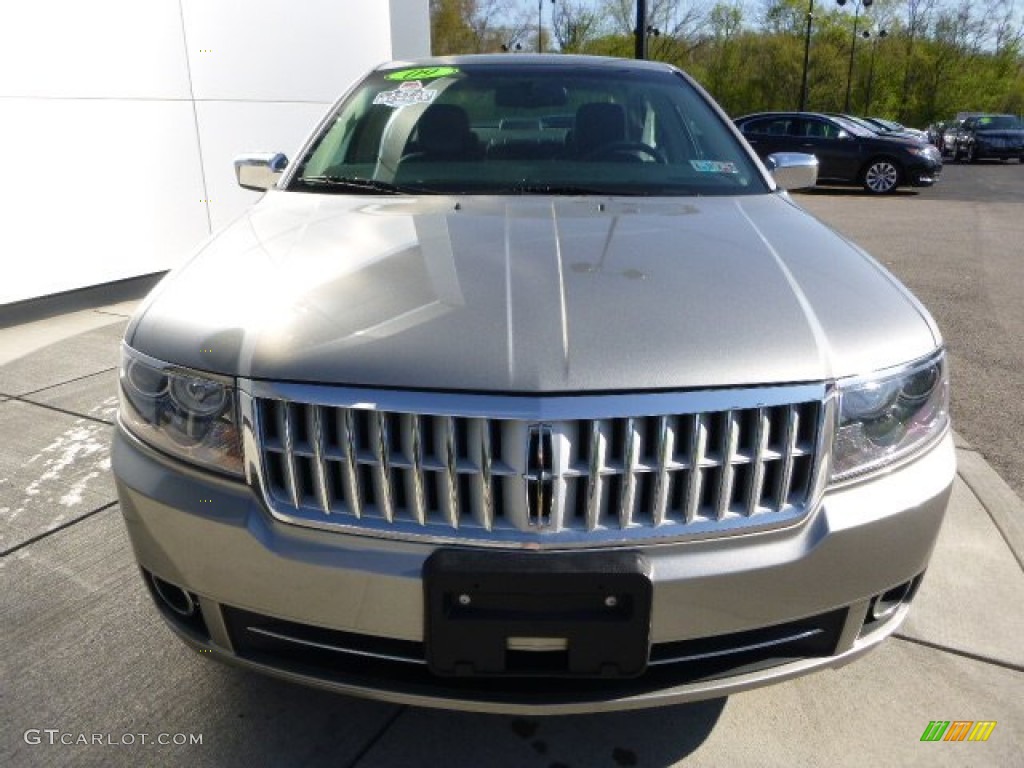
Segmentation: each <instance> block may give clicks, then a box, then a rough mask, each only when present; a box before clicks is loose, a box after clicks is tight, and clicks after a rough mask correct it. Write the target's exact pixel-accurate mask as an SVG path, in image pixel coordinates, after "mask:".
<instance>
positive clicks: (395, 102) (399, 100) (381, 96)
mask: <svg viewBox="0 0 1024 768" xmlns="http://www.w3.org/2000/svg"><path fill="white" fill-rule="evenodd" d="M436 98H437V91H434V90H431V89H429V88H424V87H423V83H421V82H420V81H419V80H410V81H409V82H405V83H402V84H401V85H400V86H398V87H397V88H396V89H395V90H393V91H381V92H380V93H378V94H377V95H376V96H374V97H373V103H374V104H384V105H385V106H388V107H394V108H396V109H398V108H401V107H409V106H412V105H413V104H429V103H430V102H432V101H433V100H434V99H436Z"/></svg>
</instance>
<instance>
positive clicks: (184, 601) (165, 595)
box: [150, 575, 199, 618]
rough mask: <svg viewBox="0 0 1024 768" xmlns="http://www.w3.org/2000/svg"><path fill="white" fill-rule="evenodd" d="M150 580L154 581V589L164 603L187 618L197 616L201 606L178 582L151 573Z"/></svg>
mask: <svg viewBox="0 0 1024 768" xmlns="http://www.w3.org/2000/svg"><path fill="white" fill-rule="evenodd" d="M150 581H152V583H153V589H154V591H155V592H156V594H157V596H158V597H159V598H160V600H161V601H162V602H163V604H164V605H166V606H167V607H168V608H170V609H171V610H172V611H174V612H175V613H176V614H178V615H179V616H184V617H185V618H188V617H190V616H195V614H196V610H197V609H198V607H199V606H198V605H196V601H195V600H194V599H193V598H192V595H190V594H189V593H188V592H186V591H185V590H184V589H182V588H181V587H179V586H177V585H176V584H171V583H170V582H169V581H164V580H163V579H161V578H160V577H158V576H152V575H151V576H150Z"/></svg>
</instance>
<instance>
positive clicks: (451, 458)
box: [443, 416, 459, 528]
mask: <svg viewBox="0 0 1024 768" xmlns="http://www.w3.org/2000/svg"><path fill="white" fill-rule="evenodd" d="M443 439H444V449H443V450H444V462H445V490H446V491H447V496H446V498H447V504H446V505H445V508H444V512H445V516H446V518H447V519H448V524H449V525H450V526H451V527H452V528H458V527H459V464H458V461H459V456H458V453H457V452H456V445H455V417H453V416H445V417H444V438H443Z"/></svg>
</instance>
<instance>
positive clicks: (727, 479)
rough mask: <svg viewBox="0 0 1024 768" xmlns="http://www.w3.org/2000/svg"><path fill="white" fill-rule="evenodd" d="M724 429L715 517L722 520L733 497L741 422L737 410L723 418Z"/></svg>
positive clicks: (728, 412) (727, 413)
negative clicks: (737, 419) (734, 468)
mask: <svg viewBox="0 0 1024 768" xmlns="http://www.w3.org/2000/svg"><path fill="white" fill-rule="evenodd" d="M723 421H724V422H725V423H724V425H723V426H724V428H723V430H722V469H721V472H720V475H719V479H718V493H717V503H716V504H715V518H716V519H717V520H722V519H723V518H724V517H725V515H726V513H727V512H728V511H729V501H730V500H731V499H732V482H733V467H734V466H735V457H736V448H737V446H738V445H739V423H738V422H737V421H736V412H735V411H727V412H726V413H725V416H724V418H723Z"/></svg>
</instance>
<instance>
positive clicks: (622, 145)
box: [583, 141, 668, 165]
mask: <svg viewBox="0 0 1024 768" xmlns="http://www.w3.org/2000/svg"><path fill="white" fill-rule="evenodd" d="M630 153H632V157H633V159H637V158H636V155H637V154H642V155H647V156H648V157H649V158H651V159H652V160H653V161H654V162H656V163H661V164H662V165H664V164H666V163H668V159H667V158H666V157H665V154H664V153H663V152H662V151H661V150H660V149H658V148H657V147H652V146H651V145H650V144H644V143H643V142H642V141H613V142H612V143H610V144H605V145H603V146H600V147H598V148H597V149H594V150H592V151H590V152H588V153H587V154H585V155H584V156H583V159H584V160H612V159H614V158H615V157H616V156H618V157H619V158H624V157H630ZM641 162H642V161H641Z"/></svg>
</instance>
